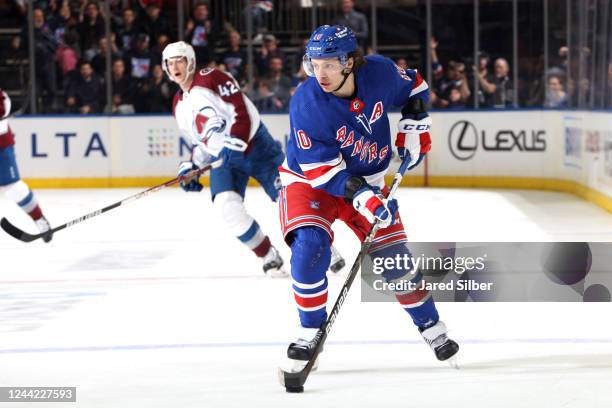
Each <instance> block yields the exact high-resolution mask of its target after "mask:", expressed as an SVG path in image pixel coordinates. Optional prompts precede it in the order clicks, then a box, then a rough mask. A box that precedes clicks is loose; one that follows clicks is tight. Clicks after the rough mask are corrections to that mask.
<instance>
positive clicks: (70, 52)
mask: <svg viewBox="0 0 612 408" xmlns="http://www.w3.org/2000/svg"><path fill="white" fill-rule="evenodd" d="M77 41H78V37H77V35H76V33H74V32H72V31H68V32H66V33H65V34H64V41H63V43H60V45H59V46H58V47H57V50H56V51H55V60H56V61H57V63H58V65H59V67H60V70H61V74H62V78H63V77H64V76H66V74H68V72H70V71H72V70H73V69H75V68H76V66H77V62H78V60H79V54H78V52H77V50H76V46H77V45H76V44H77Z"/></svg>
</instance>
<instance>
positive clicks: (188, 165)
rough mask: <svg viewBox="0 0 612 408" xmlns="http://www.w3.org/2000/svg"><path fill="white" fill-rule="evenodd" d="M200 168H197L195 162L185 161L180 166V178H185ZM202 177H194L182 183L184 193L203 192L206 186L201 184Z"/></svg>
mask: <svg viewBox="0 0 612 408" xmlns="http://www.w3.org/2000/svg"><path fill="white" fill-rule="evenodd" d="M198 168H199V167H198V166H196V165H195V164H193V162H190V161H183V162H181V163H180V164H179V171H178V175H179V177H180V176H184V175H185V174H187V173H189V172H190V171H192V170H197V169H198ZM199 180H200V177H192V178H190V179H186V180H183V181H181V182H180V186H181V188H182V189H183V190H184V191H187V192H190V191H193V192H198V193H199V192H200V191H202V189H203V188H204V186H202V184H200V181H199Z"/></svg>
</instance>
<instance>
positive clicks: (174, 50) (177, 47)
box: [162, 41, 196, 80]
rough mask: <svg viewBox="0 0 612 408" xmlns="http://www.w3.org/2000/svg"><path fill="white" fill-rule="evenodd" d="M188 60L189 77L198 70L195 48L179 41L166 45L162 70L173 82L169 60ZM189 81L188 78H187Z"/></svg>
mask: <svg viewBox="0 0 612 408" xmlns="http://www.w3.org/2000/svg"><path fill="white" fill-rule="evenodd" d="M182 57H184V58H186V59H187V77H188V76H189V75H191V74H192V73H194V72H195V68H196V57H195V51H194V50H193V47H192V46H191V45H189V44H187V43H186V42H185V41H177V42H173V43H170V44H168V45H166V48H164V52H163V53H162V68H163V70H164V72H165V73H166V75H168V78H170V80H172V76H171V75H170V71H169V70H168V60H169V59H170V58H182ZM185 79H187V78H185Z"/></svg>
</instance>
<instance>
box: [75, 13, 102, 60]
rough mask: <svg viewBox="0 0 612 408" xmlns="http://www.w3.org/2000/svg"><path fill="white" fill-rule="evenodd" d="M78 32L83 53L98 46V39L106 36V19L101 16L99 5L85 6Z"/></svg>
mask: <svg viewBox="0 0 612 408" xmlns="http://www.w3.org/2000/svg"><path fill="white" fill-rule="evenodd" d="M77 31H78V33H79V39H80V42H81V52H83V53H85V52H87V50H89V49H90V48H92V47H94V46H96V45H97V42H98V38H100V37H102V36H103V35H104V34H105V30H104V19H103V18H102V15H100V9H99V7H98V3H95V2H89V3H87V4H86V5H85V10H84V12H83V13H82V18H81V22H80V23H79V25H78V26H77Z"/></svg>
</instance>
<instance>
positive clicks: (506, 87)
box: [477, 58, 514, 108]
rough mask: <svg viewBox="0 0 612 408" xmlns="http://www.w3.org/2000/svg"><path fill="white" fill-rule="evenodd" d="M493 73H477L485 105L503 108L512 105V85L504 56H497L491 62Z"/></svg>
mask: <svg viewBox="0 0 612 408" xmlns="http://www.w3.org/2000/svg"><path fill="white" fill-rule="evenodd" d="M493 69H494V73H493V74H492V75H491V74H487V75H486V76H485V75H484V74H482V73H480V72H478V73H477V77H478V81H479V85H480V87H481V88H482V92H483V93H484V96H485V103H484V104H483V106H485V107H494V108H504V107H507V106H512V104H513V101H514V97H513V91H512V89H513V86H512V80H511V79H510V77H509V76H508V73H509V72H510V67H509V66H508V61H506V60H505V59H504V58H497V59H496V60H495V63H494V64H493Z"/></svg>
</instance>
